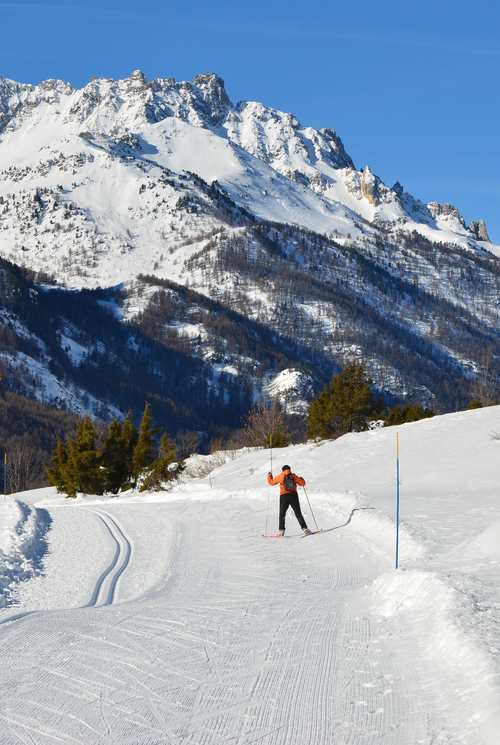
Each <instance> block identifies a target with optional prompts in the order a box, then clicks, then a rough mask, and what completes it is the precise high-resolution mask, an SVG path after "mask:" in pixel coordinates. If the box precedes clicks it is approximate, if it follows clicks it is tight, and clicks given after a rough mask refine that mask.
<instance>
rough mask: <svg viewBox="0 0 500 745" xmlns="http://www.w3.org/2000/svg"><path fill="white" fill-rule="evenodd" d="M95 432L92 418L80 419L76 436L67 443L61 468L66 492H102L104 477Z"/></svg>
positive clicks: (74, 494) (70, 493) (73, 494)
mask: <svg viewBox="0 0 500 745" xmlns="http://www.w3.org/2000/svg"><path fill="white" fill-rule="evenodd" d="M96 439H97V433H96V430H95V427H94V425H93V423H92V420H91V419H90V418H89V417H85V419H83V420H82V422H81V424H80V426H79V428H78V432H77V435H76V438H75V439H74V440H72V441H70V442H69V443H68V449H67V450H68V458H67V461H66V464H65V466H64V469H63V473H64V480H65V488H66V493H67V494H68V496H70V497H74V496H76V493H77V492H79V491H80V492H83V493H84V494H102V493H103V489H104V479H103V474H102V471H101V470H100V467H99V466H100V463H99V455H98V453H97V449H96Z"/></svg>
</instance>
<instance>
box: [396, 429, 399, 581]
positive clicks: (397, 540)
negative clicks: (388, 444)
mask: <svg viewBox="0 0 500 745" xmlns="http://www.w3.org/2000/svg"><path fill="white" fill-rule="evenodd" d="M398 568H399V432H396V569H398Z"/></svg>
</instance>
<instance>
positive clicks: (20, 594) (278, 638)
mask: <svg viewBox="0 0 500 745" xmlns="http://www.w3.org/2000/svg"><path fill="white" fill-rule="evenodd" d="M499 430H500V407H490V408H488V409H482V410H476V411H471V412H462V413H458V414H450V415H446V416H442V417H435V418H434V419H431V420H423V421H421V422H416V423H414V424H410V425H403V426H401V427H398V428H394V427H392V428H387V429H382V430H376V431H370V432H366V433H361V434H352V435H346V436H344V437H342V438H340V439H338V440H336V441H335V442H323V443H315V442H309V443H307V444H304V445H297V446H291V447H289V448H284V449H282V450H279V451H277V450H275V451H274V453H273V456H274V458H273V461H274V470H276V469H277V468H279V467H280V466H281V463H282V462H285V461H286V462H288V463H290V464H291V465H292V467H293V468H294V469H295V470H296V471H297V472H298V473H300V474H302V475H304V476H305V478H306V479H307V493H308V496H309V499H310V501H311V504H312V505H313V508H314V513H315V516H316V518H317V520H318V522H319V523H320V525H321V527H322V528H323V529H324V533H323V534H320V535H316V536H313V537H310V538H306V539H302V538H301V537H300V536H299V532H298V529H297V526H296V524H295V520H294V518H293V517H292V516H288V518H287V527H288V531H287V536H288V537H287V538H285V539H282V540H269V541H266V540H263V539H262V538H261V536H260V534H261V532H262V531H263V529H264V525H265V520H266V510H267V502H268V498H269V497H271V505H272V511H271V522H270V526H269V527H270V528H272V529H274V528H275V520H276V506H277V503H276V494H275V492H274V490H271V489H270V488H269V487H267V486H266V485H265V475H266V472H267V470H268V469H269V455H270V454H269V452H268V451H264V450H258V449H257V450H256V449H252V450H246V451H234V452H230V451H227V452H225V453H215V454H212V455H209V456H193V458H191V459H189V461H188V468H187V471H186V472H185V473H184V474H183V477H182V479H181V481H180V482H179V483H178V485H177V486H176V487H174V488H173V489H171V490H170V491H168V492H164V493H146V494H142V495H141V494H135V493H134V492H128V493H126V494H123V495H121V496H119V497H115V498H106V497H86V496H79V497H78V498H77V499H76V500H64V498H63V497H62V496H60V495H57V494H56V493H55V491H54V490H53V489H42V490H37V491H35V492H26V493H23V494H19V495H16V497H15V498H16V499H18V500H19V501H18V502H15V501H13V498H12V497H8V498H3V501H0V507H1V508H2V510H3V511H2V514H1V517H2V522H1V525H2V529H1V531H0V550H1V551H2V553H1V557H2V560H4V557H5V556H8V557H13V556H14V555H16V552H17V555H20V553H21V554H23V555H28V554H29V553H30V552H29V551H25V550H24V549H23V551H21V552H20V553H19V551H18V547H19V545H20V544H19V534H18V532H17V528H16V526H18V525H19V523H20V520H21V515H22V514H23V510H24V514H29V515H31V518H30V520H31V521H32V522H31V525H33V520H34V517H33V516H34V515H35V507H36V509H37V510H38V512H40V513H41V514H45V515H47V516H50V521H51V523H50V530H49V531H48V532H46V533H45V534H44V540H46V543H47V545H46V550H44V551H42V552H40V551H39V552H38V554H39V555H41V557H42V560H41V563H40V564H39V566H40V570H41V571H38V572H34V571H32V570H31V569H30V570H29V571H28V572H27V573H25V574H23V576H20V577H18V576H17V575H16V574H15V573H11V576H10V580H9V589H8V592H7V594H5V592H3V595H2V596H3V597H4V598H5V597H7V598H8V607H6V608H5V609H4V610H3V611H0V655H1V661H0V664H1V666H2V703H3V710H2V742H5V743H14V742H24V741H33V742H36V743H37V745H45V743H50V742H53V741H54V740H56V741H60V742H77V743H85V744H86V745H87V744H89V745H91V744H92V743H95V744H96V745H97V743H101V742H106V743H120V745H122V744H123V743H130V744H132V743H134V744H136V745H137V744H138V743H160V742H180V741H182V742H186V743H191V744H192V745H195V743H196V745H198V743H201V742H203V743H206V744H207V745H209V744H210V743H220V742H232V741H234V742H239V743H241V745H243V744H244V743H247V744H249V743H251V742H258V741H262V742H266V741H267V742H272V743H274V744H275V745H304V743H309V742H310V743H318V745H322V744H323V743H324V744H325V745H326V743H331V742H339V743H344V742H345V743H347V742H349V743H352V744H353V745H361V743H365V742H368V741H369V742H370V743H372V744H373V745H416V743H422V744H425V745H430V744H431V743H453V744H454V745H496V742H497V740H498V731H499V727H500V703H499V702H500V684H499V680H500V667H499V662H498V660H499V655H498V651H499V649H500V630H499V627H498V623H497V621H496V618H497V615H498V610H499V608H500V582H499V580H498V577H499V568H500V548H499V546H500V503H499V502H498V483H499V477H500V441H499V440H498V439H495V438H494V437H492V436H491V435H492V433H494V432H498V431H499ZM396 431H399V434H400V440H401V497H402V503H401V504H402V518H403V524H402V531H401V549H402V554H401V559H402V568H401V569H400V570H398V571H395V570H394V569H393V568H392V567H393V560H394V556H393V551H394V533H395V530H394V521H393V519H394V487H395V484H394V477H395V450H394V445H395V433H396ZM0 500H1V498H0ZM301 501H302V506H303V509H304V514H305V515H306V519H307V520H308V521H309V523H310V524H311V525H313V520H312V517H311V515H310V512H309V507H308V503H307V500H306V499H305V495H304V494H301ZM22 505H24V507H23V506H22ZM26 510H29V513H26ZM21 521H22V520H21ZM21 532H22V531H21ZM25 532H28V533H30V534H31V535H32V534H33V530H32V528H31V529H30V530H28V531H25ZM21 543H23V541H21ZM28 544H30V541H28V542H27V543H26V542H24V543H23V545H28ZM39 544H40V541H39V540H35V541H33V539H31V544H30V545H31V546H32V547H33V545H35V546H38V545H39ZM31 553H33V551H32V550H31ZM35 553H36V552H35ZM11 563H13V562H12V561H11ZM18 563H19V562H18ZM21 563H22V562H21ZM4 566H5V561H4ZM27 566H29V562H28V564H27ZM34 575H36V576H34ZM14 604H15V605H14ZM21 695H22V705H20V702H21V698H20V697H21ZM26 738H28V740H26Z"/></svg>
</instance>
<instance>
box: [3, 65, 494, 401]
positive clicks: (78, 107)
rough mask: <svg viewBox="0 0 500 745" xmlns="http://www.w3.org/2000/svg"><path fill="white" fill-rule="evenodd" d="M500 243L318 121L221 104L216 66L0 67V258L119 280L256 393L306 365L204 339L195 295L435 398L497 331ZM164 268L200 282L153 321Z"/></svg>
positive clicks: (82, 277) (60, 276) (465, 374)
mask: <svg viewBox="0 0 500 745" xmlns="http://www.w3.org/2000/svg"><path fill="white" fill-rule="evenodd" d="M498 253H499V248H498V247H497V246H494V245H493V244H492V243H491V242H490V240H489V237H488V233H487V229H486V226H485V225H484V223H483V222H482V221H480V220H478V221H474V222H473V223H472V224H471V225H469V226H466V225H465V223H464V220H463V219H462V217H461V215H460V213H459V212H458V210H457V209H456V208H455V207H453V206H452V205H448V204H444V205H440V204H437V203H434V202H431V203H429V204H424V203H422V202H420V201H419V200H417V199H416V198H414V197H412V196H411V195H410V194H408V193H406V192H405V191H404V189H403V188H402V187H401V185H400V184H396V185H394V187H392V188H389V187H388V186H386V185H385V184H383V183H382V182H381V180H380V179H379V178H377V177H376V176H375V175H374V174H373V173H372V172H371V170H370V169H369V168H368V167H365V168H364V169H362V170H358V169H357V168H356V167H355V166H354V163H353V161H352V159H351V157H350V156H349V155H348V154H347V153H346V151H345V149H344V146H343V144H342V141H341V140H340V138H339V136H338V135H337V134H336V133H335V132H334V131H333V130H332V129H321V130H315V129H313V128H311V127H304V126H302V125H301V124H300V122H298V121H297V120H296V118H295V117H294V116H293V115H291V114H286V113H283V112H280V111H277V110H275V109H272V108H269V107H266V106H264V105H262V104H259V103H255V102H240V103H237V104H234V103H232V102H231V101H230V100H229V98H228V96H227V93H226V91H225V89H224V84H223V81H222V80H221V79H220V78H218V77H217V76H216V75H213V74H206V75H198V76H197V77H195V78H194V80H193V81H192V82H176V81H175V80H173V79H171V78H164V79H156V80H146V78H145V77H144V75H143V74H142V73H141V72H140V71H135V72H134V73H132V74H131V75H130V76H129V77H128V78H127V79H125V80H111V79H99V80H93V81H91V82H90V83H89V84H88V85H87V86H85V87H84V88H83V89H81V90H76V89H73V88H72V87H71V86H69V85H68V84H66V83H64V82H62V81H57V80H50V81H45V82H43V83H41V84H40V85H37V86H33V85H27V84H20V83H16V82H13V81H10V80H6V79H3V78H0V255H1V256H3V257H4V258H7V259H9V260H10V261H12V262H14V263H15V264H18V265H23V266H27V267H29V268H30V269H31V270H34V271H36V272H45V273H49V274H51V275H52V276H53V277H54V278H55V279H56V280H57V281H58V282H59V283H61V284H62V285H64V286H66V287H69V288H73V289H89V288H95V287H104V288H109V287H116V286H118V285H120V291H121V297H122V298H123V303H122V306H121V307H120V308H119V309H118V311H119V314H121V316H122V318H124V319H127V320H128V321H130V320H132V319H133V318H136V317H138V316H139V315H140V314H142V313H146V314H148V313H149V315H151V308H150V303H151V300H152V299H153V301H154V310H155V312H156V324H155V335H156V337H158V336H161V337H162V339H163V343H165V338H166V337H168V339H169V340H170V341H171V340H172V339H174V338H175V339H176V342H177V343H182V345H183V346H184V348H185V349H186V350H187V352H188V353H189V354H190V355H194V356H195V357H198V358H202V359H203V360H204V362H207V361H208V362H212V363H213V370H214V373H215V374H216V373H217V372H218V371H220V370H221V369H225V370H226V371H228V372H229V374H233V373H234V372H235V371H236V373H238V372H242V373H243V374H244V375H245V376H246V377H247V383H248V382H249V383H250V385H251V386H253V387H254V388H255V390H256V391H257V392H258V391H261V392H262V391H268V392H271V393H272V392H275V393H276V395H277V390H278V388H280V386H281V387H282V383H283V380H284V378H283V379H281V382H278V383H276V381H275V378H276V376H277V375H279V374H280V373H282V372H283V371H285V373H286V374H285V378H286V379H287V386H288V388H289V389H290V385H289V384H290V381H291V380H292V379H294V380H297V381H298V380H299V379H300V380H301V383H300V386H301V390H304V391H312V390H313V389H314V385H316V386H317V385H318V383H319V382H320V379H321V375H320V376H319V377H318V375H315V374H312V376H310V375H309V372H307V376H309V377H307V379H306V380H305V381H304V380H303V379H302V377H301V376H302V372H301V371H300V369H299V368H298V367H297V365H295V364H293V365H292V366H291V367H290V366H288V362H287V363H286V365H285V364H284V363H281V364H280V363H278V364H277V365H274V364H273V365H271V366H268V367H267V368H266V366H265V363H264V362H263V360H261V359H259V357H258V355H257V357H255V356H251V355H250V356H249V355H248V354H246V353H245V351H244V350H242V349H241V348H240V347H241V345H240V347H238V345H235V344H234V335H233V338H232V339H224V345H223V346H224V350H222V349H221V335H222V337H223V333H224V330H223V329H221V330H220V331H221V334H219V336H218V337H217V338H218V341H215V342H214V343H207V341H206V328H205V326H206V324H205V323H204V321H203V320H202V321H200V320H199V318H198V320H196V321H195V322H194V323H193V320H192V318H189V315H191V316H192V315H195V316H198V317H199V316H200V314H201V315H204V317H205V318H208V316H211V319H212V325H213V320H214V319H213V308H212V309H211V310H210V311H207V312H205V313H204V314H203V312H202V311H200V306H203V305H204V303H205V302H206V301H205V300H203V299H202V298H203V297H205V298H208V299H210V300H212V301H215V302H217V303H218V304H220V305H222V306H223V307H224V308H225V309H227V310H229V311H231V312H237V313H240V314H242V315H243V316H244V317H245V318H247V319H249V320H251V321H253V322H259V323H261V324H262V325H263V326H265V327H267V328H268V329H271V330H272V331H274V332H276V333H277V334H279V335H280V337H287V338H288V339H291V340H293V342H294V343H297V344H298V346H299V347H301V348H305V349H306V350H307V353H306V354H305V357H304V359H305V361H306V362H307V361H308V360H310V358H311V357H315V358H316V366H317V367H319V368H321V369H322V370H323V371H324V372H328V371H329V370H331V369H335V367H336V366H337V365H338V364H342V363H343V362H344V361H345V360H346V359H347V358H352V357H357V358H362V359H364V360H365V362H366V363H367V366H368V368H369V371H370V373H371V374H372V376H373V378H374V380H375V382H376V383H377V385H378V386H379V387H380V388H381V389H383V390H385V391H387V392H388V393H389V394H391V395H393V396H397V397H413V398H419V399H421V400H423V401H426V402H428V403H430V402H432V401H434V400H435V399H436V398H437V399H439V400H440V401H442V402H445V401H447V402H448V403H449V400H450V395H449V393H447V392H446V391H445V390H444V389H443V385H444V386H445V387H446V386H449V388H450V390H453V391H455V390H456V381H457V380H462V381H464V380H467V379H468V378H470V377H471V376H473V375H474V371H475V369H476V365H477V360H478V354H479V352H480V350H481V349H483V348H484V346H488V347H495V345H496V344H497V343H498V328H499V325H500V323H499V320H500V314H499V310H500V308H499V304H498V297H499V295H500V268H499V260H498ZM145 277H146V278H147V282H146V283H145V281H144V278H145ZM162 280H163V281H166V282H167V283H175V285H176V287H181V286H184V287H187V288H189V290H190V291H192V292H197V293H198V294H199V296H200V297H199V299H198V300H196V301H195V302H191V303H190V308H189V309H187V308H186V303H181V305H182V306H183V313H184V315H183V317H182V318H177V317H175V312H173V311H172V302H170V306H169V308H170V313H169V314H168V317H165V318H163V320H162V318H161V313H162V311H161V309H160V311H158V305H159V303H158V293H159V290H158V291H156V292H152V291H151V287H152V286H154V283H158V282H160V281H162ZM179 292H181V290H180V289H179V290H175V291H174V290H173V289H172V287H170V289H167V290H166V291H165V289H163V290H162V293H163V296H165V295H167V296H169V298H170V301H172V293H174V295H177V296H178V295H179ZM162 302H163V305H161V303H160V305H161V307H163V308H164V307H165V305H166V304H165V302H164V301H162ZM159 313H160V315H159ZM216 336H217V335H216ZM156 340H157V339H156ZM74 341H77V340H74ZM243 358H245V360H246V362H245V361H243V362H242V359H243ZM249 366H250V367H251V366H253V367H254V368H255V367H256V366H257V367H259V372H258V374H257V375H256V376H255V375H254V376H250V378H251V379H250V380H248V368H249ZM420 373H421V374H420ZM443 373H444V375H445V376H446V380H443ZM273 380H274V381H275V382H273ZM293 395H294V397H295V402H296V403H295V404H294V406H295V407H299V408H300V407H303V406H304V402H305V398H304V397H303V396H302V394H301V393H300V392H299V391H297V390H295V393H294V394H293Z"/></svg>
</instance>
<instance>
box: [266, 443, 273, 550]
mask: <svg viewBox="0 0 500 745" xmlns="http://www.w3.org/2000/svg"><path fill="white" fill-rule="evenodd" d="M269 454H270V456H271V473H272V472H273V435H272V433H271V434H270V435H269ZM270 505H271V492H270V491H269V489H268V490H267V511H266V529H265V532H264V535H267V529H268V525H269V510H270Z"/></svg>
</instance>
